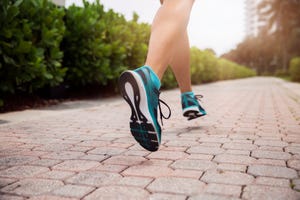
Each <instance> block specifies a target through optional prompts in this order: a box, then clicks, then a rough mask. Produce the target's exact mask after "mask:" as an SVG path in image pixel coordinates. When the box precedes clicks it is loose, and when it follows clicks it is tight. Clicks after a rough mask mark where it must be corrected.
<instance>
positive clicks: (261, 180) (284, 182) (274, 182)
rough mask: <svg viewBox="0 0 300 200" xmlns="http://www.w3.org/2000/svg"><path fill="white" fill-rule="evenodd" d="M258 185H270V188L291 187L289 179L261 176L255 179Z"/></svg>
mask: <svg viewBox="0 0 300 200" xmlns="http://www.w3.org/2000/svg"><path fill="white" fill-rule="evenodd" d="M255 183H256V184H261V185H269V186H279V187H290V180H289V179H282V178H271V177H262V176H259V177H257V178H256V179H255Z"/></svg>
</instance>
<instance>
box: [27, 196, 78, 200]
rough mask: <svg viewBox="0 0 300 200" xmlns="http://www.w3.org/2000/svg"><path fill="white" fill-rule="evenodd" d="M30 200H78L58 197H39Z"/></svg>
mask: <svg viewBox="0 0 300 200" xmlns="http://www.w3.org/2000/svg"><path fill="white" fill-rule="evenodd" d="M29 200H78V199H77V198H72V197H62V196H58V195H37V196H33V197H30V198H29Z"/></svg>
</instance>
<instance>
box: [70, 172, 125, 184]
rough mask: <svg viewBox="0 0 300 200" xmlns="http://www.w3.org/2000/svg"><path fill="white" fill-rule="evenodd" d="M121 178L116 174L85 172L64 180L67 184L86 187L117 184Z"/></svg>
mask: <svg viewBox="0 0 300 200" xmlns="http://www.w3.org/2000/svg"><path fill="white" fill-rule="evenodd" d="M121 179H122V176H121V175H119V174H118V173H108V172H97V171H86V172H80V173H78V174H76V175H74V176H72V177H70V178H68V179H67V180H66V182H67V183H71V184H77V185H78V184H80V185H88V186H96V187H99V186H103V185H109V184H114V183H117V182H119V181H120V180H121Z"/></svg>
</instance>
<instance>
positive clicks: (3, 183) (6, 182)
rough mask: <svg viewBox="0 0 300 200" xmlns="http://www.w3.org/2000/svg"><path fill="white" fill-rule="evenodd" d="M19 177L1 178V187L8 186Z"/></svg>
mask: <svg viewBox="0 0 300 200" xmlns="http://www.w3.org/2000/svg"><path fill="white" fill-rule="evenodd" d="M16 181H17V179H13V178H0V188H2V187H4V186H7V185H9V184H11V183H14V182H16Z"/></svg>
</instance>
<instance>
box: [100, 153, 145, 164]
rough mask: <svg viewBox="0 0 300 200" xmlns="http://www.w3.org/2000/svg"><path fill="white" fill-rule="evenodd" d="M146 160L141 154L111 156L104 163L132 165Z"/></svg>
mask: <svg viewBox="0 0 300 200" xmlns="http://www.w3.org/2000/svg"><path fill="white" fill-rule="evenodd" d="M143 161H146V159H145V158H144V157H141V156H123V155H122V156H113V157H111V158H109V159H107V160H105V161H104V163H106V164H117V165H125V166H132V165H138V164H140V163H142V162H143Z"/></svg>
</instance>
